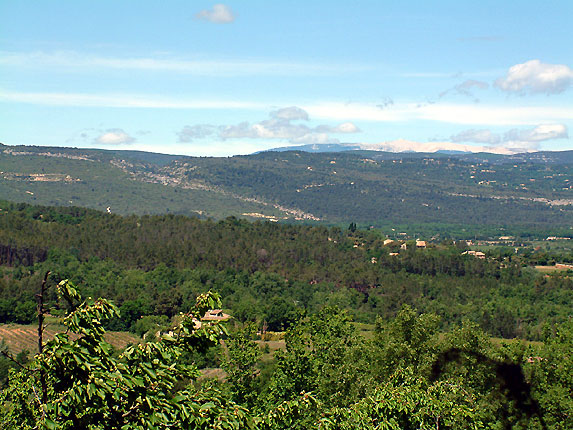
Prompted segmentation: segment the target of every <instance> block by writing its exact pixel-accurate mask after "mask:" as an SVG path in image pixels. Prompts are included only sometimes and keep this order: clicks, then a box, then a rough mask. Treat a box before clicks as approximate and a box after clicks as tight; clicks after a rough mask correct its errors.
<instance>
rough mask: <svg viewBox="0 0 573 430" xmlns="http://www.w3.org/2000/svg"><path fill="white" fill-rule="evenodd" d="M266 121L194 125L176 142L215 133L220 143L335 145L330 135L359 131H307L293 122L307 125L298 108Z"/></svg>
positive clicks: (342, 127) (349, 127) (348, 126)
mask: <svg viewBox="0 0 573 430" xmlns="http://www.w3.org/2000/svg"><path fill="white" fill-rule="evenodd" d="M269 116H270V118H269V119H266V120H263V121H259V122H256V123H254V124H250V123H249V122H246V121H244V122H241V123H239V124H236V125H227V126H219V127H217V126H214V125H206V124H202V125H195V126H186V127H184V128H183V129H182V130H181V131H180V132H179V133H178V135H179V141H180V142H190V141H191V140H192V139H193V138H202V137H206V136H208V135H210V134H213V132H214V131H215V130H218V134H217V135H218V137H219V138H220V139H223V140H225V139H281V140H287V141H289V142H291V143H335V142H338V140H337V139H335V138H332V137H331V136H330V134H331V133H358V132H359V131H360V130H359V128H358V127H356V125H355V124H353V123H351V122H343V123H341V124H338V125H335V126H331V125H326V124H321V125H318V126H316V127H309V126H308V125H306V124H300V123H296V122H293V121H301V120H302V121H308V120H309V115H308V113H307V112H306V111H305V110H304V109H301V108H300V107H298V106H290V107H287V108H282V109H278V110H275V111H271V112H270V114H269Z"/></svg>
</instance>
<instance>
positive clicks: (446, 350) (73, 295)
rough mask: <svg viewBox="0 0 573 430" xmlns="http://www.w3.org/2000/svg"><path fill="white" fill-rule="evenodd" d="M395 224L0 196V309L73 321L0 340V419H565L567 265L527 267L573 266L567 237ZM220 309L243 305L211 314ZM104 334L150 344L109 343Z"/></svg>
mask: <svg viewBox="0 0 573 430" xmlns="http://www.w3.org/2000/svg"><path fill="white" fill-rule="evenodd" d="M386 239H387V238H386V236H385V235H383V234H382V233H381V232H380V231H379V230H375V229H374V230H371V229H365V230H364V229H360V228H357V226H356V224H355V223H351V224H350V225H347V226H346V227H344V228H339V227H326V226H322V225H291V224H282V223H273V222H260V221H258V222H249V221H246V220H242V219H238V218H235V217H228V218H226V219H223V220H220V221H214V220H210V219H207V220H202V219H199V218H189V217H185V216H181V215H153V216H152V215H145V216H136V215H131V216H120V215H115V214H110V213H105V212H99V211H95V210H92V209H85V208H79V207H49V206H31V205H27V204H24V203H10V202H6V201H3V202H0V322H1V323H24V324H37V320H38V309H40V316H41V318H44V315H45V316H46V317H48V316H49V318H51V319H54V318H55V319H59V320H60V321H61V322H62V323H63V324H64V325H65V326H66V327H67V331H66V332H65V333H62V334H61V335H57V336H56V337H55V338H54V339H53V340H50V341H48V342H47V343H45V344H44V347H43V349H42V351H41V353H39V354H36V351H29V352H26V351H24V352H22V353H20V354H18V355H17V356H15V355H13V354H12V353H11V352H10V351H9V349H8V350H7V349H6V346H5V345H3V346H2V348H0V349H1V351H3V352H2V354H3V355H2V358H0V378H1V381H0V383H1V384H2V386H3V388H2V390H1V391H0V404H1V409H0V416H1V418H0V420H1V422H2V423H3V425H4V427H6V428H7V429H12V428H20V429H22V428H23V429H27V428H29V429H32V428H48V429H49V428H56V429H100V428H101V429H153V428H156V429H167V428H205V429H243V428H252V429H287V428H289V429H315V428H321V429H414V428H424V429H426V428H428V429H429V428H441V429H444V428H445V429H448V428H449V429H459V428H475V429H479V428H499V429H505V428H524V429H525V428H529V429H546V428H548V429H567V428H571V427H572V426H573V421H572V420H573V403H572V402H571V399H572V398H573V380H571V375H573V367H572V365H573V362H572V361H571V360H570V359H569V357H570V356H571V354H573V350H572V347H573V325H572V324H573V320H572V319H571V303H573V281H572V279H571V276H570V272H567V271H562V272H559V271H554V272H550V273H542V272H539V271H537V270H536V269H535V268H534V266H535V265H536V264H555V263H571V262H573V251H572V250H571V247H570V246H549V245H547V246H544V247H540V246H533V245H532V246H531V247H525V248H523V249H521V251H520V252H519V253H517V254H516V253H515V250H514V249H513V247H503V246H498V247H489V248H487V249H486V250H485V253H486V256H485V258H483V259H480V258H477V257H476V256H473V255H471V254H468V253H466V251H467V250H468V249H469V247H468V245H467V243H466V242H465V241H459V242H453V241H451V240H446V241H439V240H438V241H434V242H428V243H427V246H426V247H417V246H416V242H415V241H414V240H406V241H394V242H393V243H389V244H386V245H384V241H385V240H386ZM564 242H567V241H564ZM403 245H404V246H405V248H406V249H403ZM43 279H44V280H43ZM68 280H69V281H68ZM74 285H75V286H74ZM40 286H42V289H41V290H40ZM213 292H216V293H213ZM100 297H104V298H105V299H100ZM38 300H41V305H40V306H39V307H38ZM108 300H111V301H108ZM213 308H222V309H224V310H225V312H227V313H229V314H231V315H232V316H233V319H232V320H231V321H230V322H227V323H209V322H203V323H202V324H201V325H200V326H199V325H198V324H197V321H199V320H200V318H201V316H202V315H203V314H204V312H205V311H206V310H207V309H213ZM40 326H43V325H42V324H41V322H40ZM106 330H129V331H131V332H133V333H136V334H137V335H139V336H141V337H142V338H141V339H142V340H141V343H139V344H137V345H133V346H130V347H128V348H127V349H126V350H124V351H115V350H114V349H113V348H112V347H111V345H109V344H108V343H107V342H106V341H105V340H104V337H103V335H104V333H105V331H106ZM257 332H258V333H259V334H257ZM499 338H502V339H499ZM503 338H505V339H508V340H507V341H505V340H503ZM514 338H517V339H514ZM261 339H262V340H261ZM265 339H266V340H265ZM269 339H271V341H270V342H269V341H268V340H269ZM281 339H284V340H281ZM273 342H274V343H273ZM271 345H272V349H271ZM277 345H278V346H277ZM277 348H278V349H277ZM34 354H36V355H34ZM207 368H218V369H220V372H221V373H219V374H218V375H219V377H218V378H215V379H212V378H208V377H207V376H205V375H206V373H202V372H205V371H206V369H207Z"/></svg>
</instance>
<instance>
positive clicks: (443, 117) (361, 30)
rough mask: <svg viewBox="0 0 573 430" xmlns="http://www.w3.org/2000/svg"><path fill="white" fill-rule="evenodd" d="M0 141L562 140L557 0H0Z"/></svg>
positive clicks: (203, 148) (254, 146) (552, 143)
mask: <svg viewBox="0 0 573 430" xmlns="http://www.w3.org/2000/svg"><path fill="white" fill-rule="evenodd" d="M0 16H2V17H3V24H2V27H1V28H0V142H3V143H5V144H9V145H17V144H25V145H50V146H74V147H91V148H95V147H97V148H107V149H111V148H115V149H140V150H146V151H155V152H164V153H176V154H189V155H214V156H220V155H224V156H226V155H234V154H248V153H252V152H254V151H258V150H263V149H268V148H273V147H278V146H289V145H300V144H307V143H336V142H343V143H345V142H346V143H358V144H362V145H363V146H364V147H365V148H379V149H380V148H385V149H394V150H430V151H431V150H436V149H442V148H450V149H461V150H474V151H479V150H490V151H494V152H516V151H533V150H566V149H573V143H572V140H571V138H570V137H569V130H571V129H572V128H573V69H572V67H573V48H572V46H571V41H572V40H573V26H571V18H572V17H573V2H571V1H568V0H563V1H545V2H539V1H535V2H533V1H526V0H524V1H508V2H499V1H480V2H476V1H435V2H429V1H403V2H382V1H379V0H378V1H354V2H333V1H332V0H331V1H312V2H308V1H296V0H293V1H288V2H272V1H268V0H266V1H249V0H240V1H228V2H225V3H214V2H206V1H190V0H188V1H163V2H159V1H146V0H138V1H129V0H124V1H104V0H98V1H97V2H94V1H82V0H74V1H63V0H60V1H42V0H36V1H27V0H3V1H2V2H0Z"/></svg>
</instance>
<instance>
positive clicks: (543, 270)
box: [535, 266, 569, 273]
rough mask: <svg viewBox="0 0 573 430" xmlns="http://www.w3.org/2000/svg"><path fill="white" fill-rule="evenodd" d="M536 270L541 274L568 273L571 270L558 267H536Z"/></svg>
mask: <svg viewBox="0 0 573 430" xmlns="http://www.w3.org/2000/svg"><path fill="white" fill-rule="evenodd" d="M535 270H538V271H539V272H541V273H554V272H567V270H569V269H563V268H561V267H556V266H535Z"/></svg>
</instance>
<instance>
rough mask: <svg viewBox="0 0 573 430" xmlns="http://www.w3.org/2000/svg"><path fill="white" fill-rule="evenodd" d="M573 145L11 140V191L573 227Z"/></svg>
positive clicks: (284, 217) (365, 218) (406, 220)
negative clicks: (494, 150)
mask: <svg viewBox="0 0 573 430" xmlns="http://www.w3.org/2000/svg"><path fill="white" fill-rule="evenodd" d="M571 168H572V163H571V151H566V152H562V153H550V152H549V153H540V154H532V155H530V154H521V155H519V156H494V155H492V154H459V155H451V154H450V155H448V154H411V153H410V154H408V153H401V154H395V153H385V152H376V151H347V152H341V153H318V154H312V153H306V152H302V151H287V152H264V153H259V154H253V155H249V156H235V157H229V158H203V157H183V156H169V155H163V154H153V153H145V152H136V151H102V150H87V149H70V148H41V147H26V146H18V147H9V146H5V145H2V146H1V147H0V193H1V195H2V197H3V198H5V199H8V200H12V201H18V202H26V203H31V204H43V205H63V206H83V207H90V208H94V209H99V210H102V211H105V210H106V209H108V208H109V210H110V211H111V212H113V213H117V214H123V215H129V214H137V215H144V214H164V213H172V214H183V215H196V216H200V217H203V218H208V217H210V218H213V219H217V220H218V219H224V218H226V217H227V216H236V217H239V218H247V219H251V220H253V219H256V218H261V219H270V220H274V221H281V222H301V221H304V222H320V223H323V224H326V225H330V226H333V225H339V226H345V225H348V223H350V222H356V223H357V224H358V225H359V226H363V227H369V226H375V227H379V228H384V229H385V230H386V231H387V232H388V233H390V232H391V231H392V229H394V231H397V230H400V231H405V232H408V233H410V234H422V233H429V234H430V235H433V234H436V233H440V234H441V235H442V237H450V238H471V237H473V236H484V235H489V234H491V233H492V231H493V234H494V236H495V234H498V235H499V231H500V230H499V229H504V231H505V233H506V234H512V235H517V234H523V233H527V234H530V235H531V234H534V235H536V236H537V237H542V236H543V235H558V236H562V235H564V234H571V230H570V227H571V224H572V223H573V209H572V208H573V204H572V203H573V199H572V198H571V196H572V194H571V193H572V188H571V187H572V186H573V185H572V184H571V182H570V178H571Z"/></svg>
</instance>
